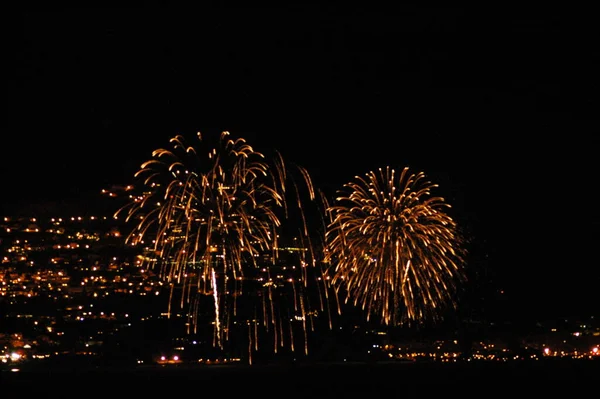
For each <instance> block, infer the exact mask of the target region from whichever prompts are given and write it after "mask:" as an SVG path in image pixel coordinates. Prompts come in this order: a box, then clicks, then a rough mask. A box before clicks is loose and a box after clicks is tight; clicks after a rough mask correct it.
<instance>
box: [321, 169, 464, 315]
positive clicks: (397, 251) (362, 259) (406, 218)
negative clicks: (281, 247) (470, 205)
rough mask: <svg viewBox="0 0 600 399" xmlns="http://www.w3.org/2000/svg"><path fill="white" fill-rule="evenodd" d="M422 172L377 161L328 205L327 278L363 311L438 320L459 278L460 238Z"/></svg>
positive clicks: (461, 267) (461, 269) (451, 303)
mask: <svg viewBox="0 0 600 399" xmlns="http://www.w3.org/2000/svg"><path fill="white" fill-rule="evenodd" d="M436 187H437V186H436V185H434V184H432V183H431V182H429V181H427V180H425V174H424V173H422V172H421V173H416V174H411V173H409V171H408V168H404V169H403V170H402V171H401V172H400V173H399V174H397V173H396V172H395V171H394V170H393V169H391V168H389V167H388V168H386V169H379V171H377V172H373V171H371V172H369V173H367V174H366V177H356V179H355V181H353V182H351V183H348V184H346V185H345V186H344V190H343V192H341V193H340V196H339V197H338V198H337V199H336V202H335V204H334V205H333V206H330V207H329V208H328V209H327V212H328V214H329V216H330V223H329V225H328V230H327V233H326V241H327V252H326V253H327V255H326V257H327V261H328V263H329V264H330V265H331V270H330V271H329V273H328V274H329V275H330V276H331V281H332V283H333V284H334V285H335V286H336V287H338V288H339V289H343V290H344V292H345V293H346V301H347V302H351V303H352V304H354V305H357V306H360V307H362V309H364V310H365V312H366V315H367V319H369V318H370V317H371V316H377V317H378V318H380V320H381V321H382V322H383V323H384V324H386V325H391V326H393V325H400V324H403V323H412V322H417V323H420V322H424V321H426V320H434V321H435V320H439V319H440V318H441V314H442V312H443V311H444V308H447V307H455V306H456V300H455V293H456V289H457V286H458V284H459V283H460V282H462V281H463V280H464V255H465V254H466V251H465V250H464V248H463V239H462V238H461V237H460V235H459V233H458V228H457V225H456V223H455V222H454V220H453V219H452V218H451V217H450V216H448V215H447V214H446V213H445V212H444V210H445V208H449V205H448V204H446V203H445V202H444V200H443V198H441V197H435V196H432V191H433V189H434V188H436Z"/></svg>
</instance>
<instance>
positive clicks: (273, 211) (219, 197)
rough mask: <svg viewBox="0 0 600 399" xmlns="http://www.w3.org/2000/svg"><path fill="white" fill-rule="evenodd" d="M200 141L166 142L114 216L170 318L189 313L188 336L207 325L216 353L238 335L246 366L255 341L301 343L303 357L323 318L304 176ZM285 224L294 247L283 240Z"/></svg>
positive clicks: (310, 194)
mask: <svg viewBox="0 0 600 399" xmlns="http://www.w3.org/2000/svg"><path fill="white" fill-rule="evenodd" d="M196 138H197V141H196V144H195V145H193V146H190V145H188V144H186V142H185V139H184V138H183V137H182V136H176V137H174V138H172V139H171V140H170V143H171V144H172V148H171V149H157V150H155V151H154V152H153V153H152V158H151V159H150V160H149V161H147V162H145V163H144V164H143V165H142V166H141V169H140V170H139V171H138V172H137V173H136V174H135V178H136V179H139V181H140V182H139V183H138V184H137V185H136V187H137V188H141V189H142V190H141V193H140V194H139V195H137V196H132V200H131V201H130V202H129V203H128V204H127V205H126V206H125V207H123V208H121V209H120V210H119V211H118V212H117V214H116V215H115V217H118V216H119V215H123V214H124V215H126V218H127V221H128V222H130V223H132V225H133V228H132V231H131V234H129V236H128V237H127V241H128V243H130V244H131V245H143V246H146V247H148V248H147V249H148V251H149V254H150V255H149V256H147V257H145V259H146V266H147V267H149V268H153V269H155V270H158V273H159V274H160V276H161V277H162V279H163V280H164V281H166V282H167V283H168V284H169V285H170V286H171V299H170V301H169V314H170V313H171V312H172V311H173V307H174V306H179V307H180V308H185V309H187V310H188V312H187V316H188V317H189V322H188V326H190V329H193V331H192V332H193V333H197V332H198V329H199V328H201V326H202V325H203V324H209V325H210V327H209V328H210V330H211V333H212V341H213V345H214V346H215V347H218V348H224V347H225V346H226V345H227V344H228V343H229V342H231V340H232V339H233V338H232V337H233V336H234V334H236V331H238V330H243V331H244V332H245V334H247V335H246V337H247V339H248V355H249V360H250V361H251V356H252V352H253V351H256V350H258V348H259V337H260V336H268V337H270V341H271V342H272V345H273V346H272V348H273V350H274V351H275V352H277V351H278V348H282V347H287V348H291V350H296V349H297V348H296V346H297V345H298V343H299V342H301V343H302V346H303V349H304V351H305V352H307V350H308V348H307V345H308V344H307V342H308V341H307V331H310V330H311V329H312V328H314V324H313V323H314V319H315V318H316V317H318V315H323V314H327V312H328V309H327V304H328V300H327V297H326V296H327V290H326V289H325V288H323V287H324V286H323V279H322V278H321V275H322V274H321V273H320V267H321V266H320V264H319V261H318V259H317V258H318V257H317V256H316V253H317V250H316V249H315V248H316V247H317V245H315V243H314V241H315V239H314V238H313V237H311V235H310V234H309V231H310V229H309V225H308V221H307V218H306V217H305V216H304V210H305V209H307V205H306V203H315V204H316V201H315V192H314V190H313V186H312V183H311V179H310V176H309V175H308V173H307V172H306V170H305V169H303V168H300V167H297V168H295V169H294V168H289V167H288V166H287V165H286V164H285V162H284V160H283V158H282V157H281V156H280V155H279V153H276V155H275V156H273V157H272V158H271V159H267V157H265V156H264V155H263V154H262V153H260V152H257V151H255V150H254V149H253V148H252V147H251V146H250V145H249V144H248V143H247V142H246V141H245V140H244V139H241V138H239V139H233V138H231V136H230V134H229V133H228V132H223V133H222V134H221V135H220V136H219V137H218V140H216V143H213V144H214V145H212V144H210V142H209V141H208V140H206V139H205V138H204V137H203V136H202V135H201V134H200V133H198V134H197V137H196ZM295 172H297V173H295ZM294 176H296V178H294ZM298 176H300V179H298V178H297V177H298ZM293 209H294V211H293ZM290 214H293V215H295V216H296V218H295V219H293V218H292V217H290V216H289V215H290ZM296 222H297V223H296ZM286 223H294V226H295V227H294V228H292V229H289V228H288V230H287V231H290V230H291V231H293V232H294V236H293V240H291V241H292V243H293V245H287V244H286V243H285V242H283V239H284V238H283V237H282V236H280V234H281V232H282V230H283V227H284V225H286V226H288V225H289V224H286ZM296 226H297V227H296ZM323 240H324V238H323V239H322V240H321V241H323ZM292 254H293V256H291V255H292ZM313 288H314V290H313ZM314 292H316V296H311V293H314ZM315 298H316V299H315ZM204 322H206V323H204ZM298 332H300V334H298ZM237 337H238V336H237V335H236V340H237V339H238V338H237ZM299 337H301V338H299ZM300 339H301V340H300Z"/></svg>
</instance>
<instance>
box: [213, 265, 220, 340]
mask: <svg viewBox="0 0 600 399" xmlns="http://www.w3.org/2000/svg"><path fill="white" fill-rule="evenodd" d="M211 272H212V276H211V281H212V286H213V298H214V301H215V338H216V342H217V343H216V344H217V345H218V346H219V348H222V347H223V343H222V342H221V318H220V317H219V288H218V287H217V273H216V272H215V269H212V271H211Z"/></svg>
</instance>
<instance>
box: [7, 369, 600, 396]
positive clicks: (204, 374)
mask: <svg viewBox="0 0 600 399" xmlns="http://www.w3.org/2000/svg"><path fill="white" fill-rule="evenodd" d="M599 381H600V361H583V360H577V361H538V362H511V363H451V364H447V363H410V364H399V363H385V364H384V363H375V364H365V363H358V364H347V363H346V364H312V365H268V366H241V365H221V366H193V367H192V366H187V367H186V366H166V367H161V366H156V367H154V366H153V367H147V368H143V367H142V368H130V369H93V370H92V369H84V368H82V369H77V368H75V369H69V368H65V369H59V368H54V369H44V370H21V371H19V372H10V371H8V370H6V371H2V373H1V374H0V392H2V393H3V394H7V393H15V394H21V396H23V395H25V396H26V397H29V396H27V395H30V394H45V395H48V394H50V397H52V398H53V397H63V398H64V397H86V396H87V397H90V396H92V397H94V398H95V397H110V396H114V397H117V398H120V397H129V396H133V395H136V396H137V395H142V396H145V397H151V398H152V397H155V396H157V395H159V396H164V397H174V396H179V397H184V396H186V397H188V396H189V397H194V398H196V397H207V396H218V397H221V398H229V397H253V398H259V397H269V398H271V397H272V398H282V399H283V398H287V397H306V398H309V397H310V398H314V397H330V398H337V397H370V396H371V395H385V396H386V397H393V398H404V397H417V395H419V397H430V395H436V396H437V395H444V396H448V395H451V396H453V397H457V395H458V396H462V397H508V396H509V395H513V396H518V397H521V396H522V395H527V396H529V395H534V396H535V397H539V395H548V394H550V395H552V397H556V396H558V395H560V396H562V395H574V394H582V393H587V392H593V391H596V392H597V390H598V384H599ZM6 397H9V396H6Z"/></svg>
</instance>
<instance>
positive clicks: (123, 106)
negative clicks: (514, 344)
mask: <svg viewBox="0 0 600 399" xmlns="http://www.w3.org/2000/svg"><path fill="white" fill-rule="evenodd" d="M590 11H591V10H585V9H583V10H577V11H575V10H570V9H551V8H547V9H544V8H537V9H535V10H526V9H510V8H507V9H504V10H493V9H467V8H465V9H461V8H413V7H408V8H406V7H405V8H402V7H401V8H398V9H389V10H377V11H376V10H372V9H368V8H350V7H317V6H293V7H292V6H290V7H288V8H284V7H281V8H249V7H248V8H214V9H210V8H204V9H202V8H199V9H168V8H161V7H158V6H148V7H144V8H87V9H86V8H57V9H54V10H28V11H27V10H21V11H20V12H15V13H14V14H13V15H12V16H11V17H10V18H9V19H10V24H9V27H10V35H9V40H8V47H7V48H6V49H5V54H6V55H7V56H5V57H3V58H4V62H3V64H4V65H5V66H8V72H5V85H4V87H5V88H6V90H4V93H5V94H4V95H5V108H4V109H5V118H3V123H4V128H3V131H4V133H3V135H2V141H1V143H2V144H1V145H2V149H3V151H2V156H1V157H0V159H1V160H0V162H1V165H0V166H1V168H2V169H1V172H0V173H1V175H0V177H1V178H2V187H3V189H2V201H4V203H5V205H6V206H7V209H9V211H10V210H12V209H14V207H15V204H16V205H17V206H18V207H22V206H28V205H29V204H33V203H39V202H42V201H46V200H53V201H58V202H63V203H64V204H65V205H66V204H73V203H76V204H78V205H79V206H82V204H85V203H86V201H88V198H96V196H97V195H98V193H99V192H100V189H101V188H104V187H106V186H108V185H110V184H113V183H116V184H121V183H129V182H131V181H132V175H133V173H134V172H135V171H136V170H137V168H138V166H139V164H140V163H141V162H142V161H144V160H146V159H148V158H149V156H150V152H151V151H152V150H153V149H155V148H158V147H163V146H165V145H167V142H168V139H169V138H170V137H172V136H174V135H175V134H179V133H182V134H193V133H194V132H196V131H201V132H203V133H205V134H211V133H218V132H220V131H222V130H229V131H230V132H231V133H232V134H233V135H235V136H238V137H244V138H246V139H247V140H248V141H249V142H250V143H251V144H253V146H254V147H255V148H256V149H257V150H263V149H265V150H266V149H272V148H274V149H277V150H279V151H280V152H281V153H282V154H283V155H284V157H285V158H286V159H288V161H292V162H295V163H298V164H300V165H302V166H305V167H306V168H307V169H308V170H309V172H310V173H311V174H312V175H313V178H314V179H315V182H316V183H317V184H318V185H319V186H321V187H323V188H325V189H328V190H334V189H335V188H337V187H341V185H342V184H343V183H345V182H347V181H349V180H350V179H352V177H353V176H354V175H356V174H362V173H365V172H367V171H369V170H372V169H375V168H377V167H380V166H387V165H390V166H393V167H396V168H402V167H404V166H409V167H410V168H412V169H414V170H415V171H417V170H421V171H424V172H425V173H426V174H427V175H428V176H429V177H430V178H431V179H432V180H433V181H435V182H438V183H439V184H440V190H441V191H440V193H441V194H442V195H443V196H444V197H445V198H446V200H447V202H448V203H450V204H451V205H453V206H454V208H453V212H454V214H455V216H456V218H457V220H459V221H460V222H461V224H463V226H464V227H465V229H466V230H468V231H469V234H471V235H472V236H473V238H474V245H475V248H474V250H473V252H474V253H475V254H476V255H477V256H476V258H477V260H476V261H474V262H477V263H476V264H477V265H479V264H481V269H482V270H483V269H485V270H486V273H487V274H486V275H488V277H489V278H490V279H492V280H493V284H494V285H495V286H497V287H498V289H504V290H505V295H507V296H508V297H509V301H510V302H511V305H510V306H511V307H510V309H511V311H512V310H517V309H518V310H519V311H522V312H524V313H527V312H529V311H532V312H534V311H539V310H540V309H552V310H553V311H555V313H561V312H562V313H569V312H571V313H572V312H574V311H579V309H585V312H590V311H592V312H593V311H596V313H597V310H598V306H599V305H600V303H599V300H598V298H597V297H598V296H597V295H594V294H593V293H594V290H597V287H598V279H599V277H600V272H599V271H598V269H599V268H598V265H599V263H598V260H597V259H598V258H597V257H596V254H597V253H596V250H597V248H598V243H599V240H600V234H599V229H600V216H599V215H598V210H597V209H598V205H597V194H595V192H596V191H597V190H596V187H595V184H596V183H595V182H597V180H598V177H597V176H598V171H599V169H600V168H598V166H597V149H598V145H599V141H600V140H599V138H598V137H599V133H600V129H599V122H600V120H599V119H600V118H599V114H598V110H599V109H600V104H599V103H600V101H599V100H598V98H599V97H598V92H599V89H600V87H599V86H600V85H599V83H600V78H599V77H598V76H599V74H598V71H599V70H600V54H599V53H600V51H599V47H598V45H597V40H596V39H597V38H598V30H597V24H596V21H595V20H594V19H593V18H592V16H593V15H594V14H593V13H591V12H590ZM84 199H85V200H84ZM69 206H71V205H69ZM71 209H75V208H71ZM9 211H7V212H9Z"/></svg>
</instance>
